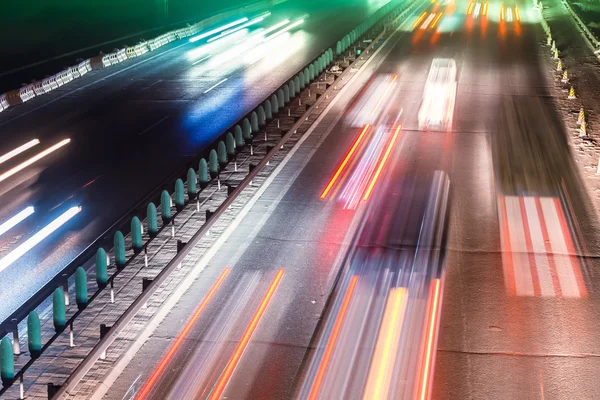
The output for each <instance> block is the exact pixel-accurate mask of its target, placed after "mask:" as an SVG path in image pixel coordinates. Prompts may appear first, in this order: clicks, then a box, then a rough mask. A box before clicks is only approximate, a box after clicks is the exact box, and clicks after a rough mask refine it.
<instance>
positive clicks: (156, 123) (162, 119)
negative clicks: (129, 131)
mask: <svg viewBox="0 0 600 400" xmlns="http://www.w3.org/2000/svg"><path fill="white" fill-rule="evenodd" d="M169 118H171V116H170V115H167V116H166V117H162V118H161V119H159V120H158V121H156V122H155V123H153V124H152V125H150V126H149V127H147V128H146V129H144V130H143V131H141V132H140V133H138V136H142V135H143V134H144V133H147V132H149V131H150V130H152V128H155V127H156V126H158V125H159V124H160V123H161V122H163V121H165V120H167V119H169Z"/></svg>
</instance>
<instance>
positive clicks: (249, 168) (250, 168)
mask: <svg viewBox="0 0 600 400" xmlns="http://www.w3.org/2000/svg"><path fill="white" fill-rule="evenodd" d="M255 168H256V164H252V163H250V165H248V173H249V174H251V173H252V171H254V169H255ZM253 183H254V182H253V180H251V181H250V186H252V184H253Z"/></svg>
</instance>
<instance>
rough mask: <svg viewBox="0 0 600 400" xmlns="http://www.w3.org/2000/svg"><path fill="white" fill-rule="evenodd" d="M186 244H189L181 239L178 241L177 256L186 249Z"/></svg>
mask: <svg viewBox="0 0 600 400" xmlns="http://www.w3.org/2000/svg"><path fill="white" fill-rule="evenodd" d="M186 244H187V242H184V241H183V240H180V239H178V240H177V254H179V253H180V252H181V250H183V248H184V247H185V245H186Z"/></svg>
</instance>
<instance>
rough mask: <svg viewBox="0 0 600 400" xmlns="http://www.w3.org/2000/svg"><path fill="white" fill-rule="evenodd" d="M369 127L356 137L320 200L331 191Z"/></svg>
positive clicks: (366, 126)
mask: <svg viewBox="0 0 600 400" xmlns="http://www.w3.org/2000/svg"><path fill="white" fill-rule="evenodd" d="M369 127H370V125H369V124H367V125H365V127H364V128H363V130H362V132H361V133H360V135H359V136H358V138H357V139H356V141H355V142H354V144H353V145H352V148H351V149H350V151H349V152H348V154H346V157H345V158H344V161H342V163H341V164H340V166H339V168H338V169H337V171H335V174H334V175H333V177H332V178H331V180H330V181H329V184H328V185H327V187H325V190H323V193H321V198H322V199H324V198H325V197H327V194H328V193H329V191H330V190H331V188H332V187H333V185H334V184H335V182H336V181H337V180H338V178H339V176H340V174H341V173H342V171H343V170H344V168H345V167H346V164H348V161H350V158H351V157H352V154H354V152H355V151H356V148H357V147H358V145H359V144H360V142H361V141H362V139H363V137H364V136H365V133H367V131H368V130H369Z"/></svg>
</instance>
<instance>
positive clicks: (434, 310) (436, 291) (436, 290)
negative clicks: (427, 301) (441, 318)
mask: <svg viewBox="0 0 600 400" xmlns="http://www.w3.org/2000/svg"><path fill="white" fill-rule="evenodd" d="M432 283H433V285H434V286H433V305H432V307H431V314H430V316H429V330H428V332H427V348H426V355H425V367H424V368H423V384H422V385H421V395H420V396H419V398H420V399H421V400H425V399H427V398H428V396H427V392H428V383H429V374H430V368H431V357H432V353H433V340H434V337H435V327H436V325H437V314H438V304H439V298H440V286H441V281H440V280H439V279H435V280H433V282H432Z"/></svg>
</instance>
